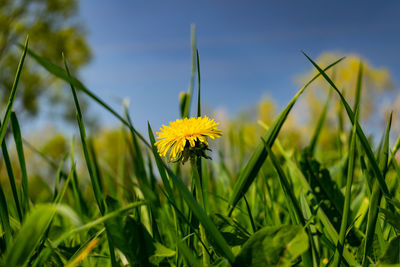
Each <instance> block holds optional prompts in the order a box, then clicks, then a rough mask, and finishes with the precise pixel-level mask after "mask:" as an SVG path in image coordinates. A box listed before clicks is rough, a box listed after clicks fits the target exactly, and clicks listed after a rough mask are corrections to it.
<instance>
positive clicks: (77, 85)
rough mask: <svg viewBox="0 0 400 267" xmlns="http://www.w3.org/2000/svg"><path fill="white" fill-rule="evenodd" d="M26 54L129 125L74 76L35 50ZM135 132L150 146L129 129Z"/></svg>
mask: <svg viewBox="0 0 400 267" xmlns="http://www.w3.org/2000/svg"><path fill="white" fill-rule="evenodd" d="M27 54H28V55H29V56H31V57H32V58H33V59H34V60H35V61H36V62H37V63H39V64H40V65H41V66H42V67H43V68H45V69H46V70H47V71H48V72H50V73H51V74H53V75H54V76H56V77H58V78H60V79H62V80H64V81H66V82H68V83H70V84H72V85H73V86H74V87H75V88H76V89H78V90H80V91H82V92H83V93H85V94H86V95H87V96H89V97H90V98H91V99H93V100H94V101H95V102H97V103H98V104H99V105H100V106H102V107H103V108H105V109H106V110H107V111H108V112H110V113H111V114H112V115H113V116H114V117H116V118H117V119H118V120H119V121H121V122H122V123H123V124H124V125H125V126H127V127H129V123H128V122H127V121H126V120H125V119H124V118H123V117H122V116H121V115H119V114H118V112H116V111H115V110H114V109H113V108H112V107H110V106H109V105H107V104H106V103H105V102H104V101H103V100H102V99H101V98H100V97H98V96H97V95H95V94H94V93H93V92H92V91H90V90H89V89H88V88H86V87H85V86H84V85H83V83H82V82H80V81H79V80H78V79H76V78H75V77H73V76H71V75H68V73H67V72H66V71H65V70H64V69H62V68H60V67H59V66H57V65H55V64H53V63H52V62H51V61H50V60H48V59H46V58H44V57H42V56H39V55H38V54H36V53H35V52H33V51H32V50H30V49H27ZM131 130H132V131H134V132H135V133H136V135H137V136H138V137H139V139H141V140H142V141H143V143H144V144H146V146H147V147H149V148H151V146H150V144H149V143H148V142H147V140H146V139H145V138H144V137H143V135H141V134H140V133H139V132H138V131H136V130H135V129H131Z"/></svg>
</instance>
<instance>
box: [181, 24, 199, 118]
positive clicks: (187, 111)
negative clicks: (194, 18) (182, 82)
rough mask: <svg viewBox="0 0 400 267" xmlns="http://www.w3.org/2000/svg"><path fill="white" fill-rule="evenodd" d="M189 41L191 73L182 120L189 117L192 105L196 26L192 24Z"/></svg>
mask: <svg viewBox="0 0 400 267" xmlns="http://www.w3.org/2000/svg"><path fill="white" fill-rule="evenodd" d="M190 33H191V41H192V72H191V74H190V81H189V88H188V92H187V93H186V98H185V102H184V105H183V107H184V108H183V114H182V118H187V117H189V116H190V105H191V103H192V96H193V89H194V78H195V75H196V25H194V24H192V25H191V27H190Z"/></svg>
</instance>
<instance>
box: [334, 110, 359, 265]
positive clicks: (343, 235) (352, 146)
mask: <svg viewBox="0 0 400 267" xmlns="http://www.w3.org/2000/svg"><path fill="white" fill-rule="evenodd" d="M358 113H359V105H356V114H355V119H354V121H355V122H356V123H357V121H358ZM356 123H354V124H353V128H352V134H351V141H350V151H349V157H348V158H349V159H348V167H347V178H346V179H347V181H346V192H345V196H344V207H343V217H342V222H341V225H340V232H339V241H338V243H337V246H336V251H335V256H334V262H333V266H334V267H339V265H340V261H341V258H342V254H343V247H344V242H345V239H346V232H347V227H348V220H349V213H350V203H351V186H352V184H353V176H354V165H355V163H354V162H355V158H356V145H357V144H356V142H357V138H356V137H357V133H356V125H357V124H356Z"/></svg>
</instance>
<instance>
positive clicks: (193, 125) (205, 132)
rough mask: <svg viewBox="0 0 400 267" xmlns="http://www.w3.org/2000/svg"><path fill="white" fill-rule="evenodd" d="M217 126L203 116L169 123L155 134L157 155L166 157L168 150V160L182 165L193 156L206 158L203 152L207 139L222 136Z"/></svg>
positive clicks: (205, 148)
mask: <svg viewBox="0 0 400 267" xmlns="http://www.w3.org/2000/svg"><path fill="white" fill-rule="evenodd" d="M218 124H219V123H216V122H215V121H214V120H213V119H209V118H208V117H207V116H204V118H202V117H198V118H185V119H178V120H176V121H174V122H170V124H169V125H170V126H165V125H163V126H162V127H161V128H160V132H157V139H160V140H159V141H157V142H156V143H155V145H156V146H157V148H158V153H160V155H161V156H166V155H167V152H168V151H169V150H170V154H169V158H170V159H171V160H172V161H175V162H176V161H182V162H183V163H184V162H185V161H186V160H188V159H189V158H190V157H194V156H202V157H205V158H208V157H207V156H206V154H205V150H209V149H208V141H207V137H210V138H211V139H214V138H219V137H220V136H221V135H222V132H221V131H220V130H218V128H217V125H218Z"/></svg>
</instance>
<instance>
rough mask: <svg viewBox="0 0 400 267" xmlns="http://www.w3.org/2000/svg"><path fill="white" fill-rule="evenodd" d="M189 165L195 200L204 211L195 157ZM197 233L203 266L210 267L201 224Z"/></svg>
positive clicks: (206, 243)
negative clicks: (201, 243) (202, 244)
mask: <svg viewBox="0 0 400 267" xmlns="http://www.w3.org/2000/svg"><path fill="white" fill-rule="evenodd" d="M190 165H191V169H192V180H193V182H194V183H195V188H196V200H197V202H198V203H199V204H200V206H201V207H202V208H203V209H204V200H203V187H202V184H201V180H200V175H199V171H198V169H197V164H196V158H195V157H191V158H190ZM199 231H200V237H201V239H202V241H203V243H204V246H202V252H203V266H210V257H209V254H208V251H207V246H208V242H207V237H206V232H205V229H204V226H203V225H202V224H199Z"/></svg>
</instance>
